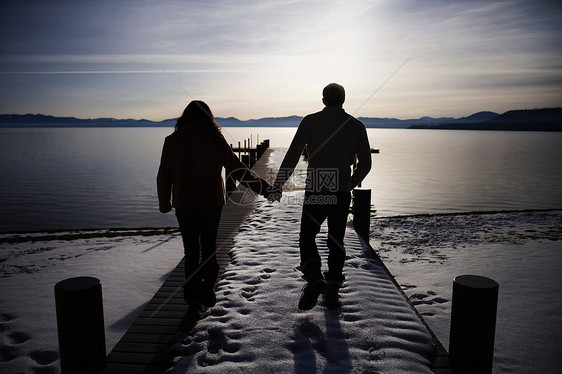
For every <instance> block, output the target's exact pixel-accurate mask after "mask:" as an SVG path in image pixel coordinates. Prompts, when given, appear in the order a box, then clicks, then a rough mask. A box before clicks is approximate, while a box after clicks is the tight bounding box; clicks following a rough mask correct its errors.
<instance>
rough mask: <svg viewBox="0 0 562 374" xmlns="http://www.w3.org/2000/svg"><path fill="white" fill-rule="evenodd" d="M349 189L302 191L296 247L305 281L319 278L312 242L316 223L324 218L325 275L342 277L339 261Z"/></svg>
mask: <svg viewBox="0 0 562 374" xmlns="http://www.w3.org/2000/svg"><path fill="white" fill-rule="evenodd" d="M350 202H351V192H334V193H321V194H320V193H311V192H307V193H306V194H305V201H304V204H303V209H302V217H301V229H300V234H299V247H300V255H301V271H302V272H303V275H304V279H305V280H306V281H307V282H314V281H316V280H319V279H321V278H322V271H321V267H322V261H321V258H320V254H319V253H318V247H317V246H316V235H317V234H318V233H319V232H320V226H321V225H322V223H323V222H324V221H325V220H326V219H328V240H327V243H326V244H327V247H328V272H327V273H326V279H327V280H332V281H337V282H339V281H343V275H342V270H343V264H344V261H345V248H344V246H343V237H344V235H345V228H346V224H347V216H348V214H349V204H350Z"/></svg>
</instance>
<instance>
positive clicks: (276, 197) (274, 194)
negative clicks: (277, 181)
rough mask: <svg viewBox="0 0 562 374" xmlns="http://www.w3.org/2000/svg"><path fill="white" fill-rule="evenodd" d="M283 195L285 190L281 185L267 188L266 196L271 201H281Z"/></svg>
mask: <svg viewBox="0 0 562 374" xmlns="http://www.w3.org/2000/svg"><path fill="white" fill-rule="evenodd" d="M282 195H283V190H282V189H281V187H280V186H278V185H273V186H269V187H268V188H267V190H266V193H265V194H264V197H266V198H267V200H268V201H269V202H270V203H273V202H279V201H281V196H282Z"/></svg>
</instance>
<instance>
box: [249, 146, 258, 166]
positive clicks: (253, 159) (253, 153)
mask: <svg viewBox="0 0 562 374" xmlns="http://www.w3.org/2000/svg"><path fill="white" fill-rule="evenodd" d="M249 154H250V167H252V166H254V164H255V163H256V151H254V150H252V149H251V150H250V152H249Z"/></svg>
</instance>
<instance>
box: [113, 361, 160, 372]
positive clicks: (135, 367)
mask: <svg viewBox="0 0 562 374" xmlns="http://www.w3.org/2000/svg"><path fill="white" fill-rule="evenodd" d="M169 368H170V365H169V364H166V365H146V364H143V365H139V364H122V363H114V362H110V363H108V364H107V366H106V367H105V369H104V371H103V373H104V374H162V373H163V372H164V371H166V370H167V369H169Z"/></svg>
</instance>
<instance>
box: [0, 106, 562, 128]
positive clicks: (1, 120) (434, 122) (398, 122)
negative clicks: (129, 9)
mask: <svg viewBox="0 0 562 374" xmlns="http://www.w3.org/2000/svg"><path fill="white" fill-rule="evenodd" d="M301 119H302V117H300V116H288V117H266V118H260V119H250V120H245V121H243V120H239V119H237V118H234V117H228V118H221V117H217V118H216V120H217V122H218V123H219V124H220V125H221V126H224V127H296V126H298V124H299V123H300V121H301ZM358 119H359V120H360V121H362V122H363V123H364V124H365V127H367V128H401V129H405V128H410V129H458V130H520V131H522V130H525V131H532V130H534V131H562V108H544V109H529V110H511V111H508V112H505V113H503V114H498V113H494V112H478V113H474V114H472V115H470V116H468V117H462V118H452V117H439V118H432V117H421V118H418V119H406V120H402V119H397V118H376V117H375V118H373V117H358ZM175 123H176V119H167V120H163V121H150V120H146V119H140V120H137V119H131V118H129V119H115V118H95V119H81V118H75V117H54V116H49V115H44V114H2V115H0V127H173V126H174V125H175Z"/></svg>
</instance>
